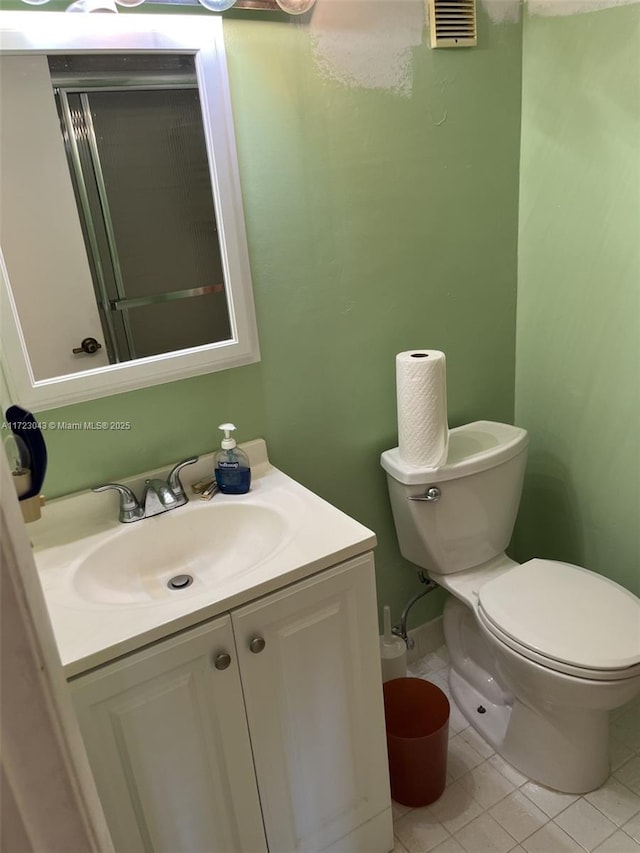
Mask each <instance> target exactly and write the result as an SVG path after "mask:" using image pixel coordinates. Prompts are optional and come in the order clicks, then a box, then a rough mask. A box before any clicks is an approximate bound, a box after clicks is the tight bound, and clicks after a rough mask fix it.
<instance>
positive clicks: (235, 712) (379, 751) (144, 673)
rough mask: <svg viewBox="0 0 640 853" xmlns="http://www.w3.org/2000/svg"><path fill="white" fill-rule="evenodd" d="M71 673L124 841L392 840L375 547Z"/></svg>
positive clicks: (116, 836) (384, 846)
mask: <svg viewBox="0 0 640 853" xmlns="http://www.w3.org/2000/svg"><path fill="white" fill-rule="evenodd" d="M227 656H228V657H227ZM70 686H71V690H72V695H73V700H74V704H75V707H76V711H77V714H78V718H79V721H80V727H81V729H82V732H83V736H84V739H85V743H86V746H87V751H88V754H89V759H90V762H91V765H92V768H93V771H94V775H95V778H96V783H97V786H98V791H99V793H100V797H101V800H102V803H103V806H104V810H105V814H106V817H107V821H108V823H109V826H110V829H111V832H112V836H113V840H114V845H115V848H116V851H117V853H138V851H147V853H149V851H153V852H154V853H262V852H263V851H269V853H294V851H306V853H313V851H331V853H387V851H389V850H391V849H392V847H393V837H392V824H391V813H390V799H389V785H388V770H387V757H386V744H385V734H384V715H383V707H382V692H381V681H380V670H379V660H378V626H377V618H376V600H375V585H374V572H373V557H372V555H371V554H365V555H363V556H361V557H357V558H355V559H352V560H350V561H349V562H347V563H344V564H342V565H340V566H336V567H334V568H332V569H328V570H326V571H323V572H321V573H319V574H317V575H315V576H312V577H311V578H308V579H306V580H303V581H300V582H298V583H296V584H294V585H292V586H289V587H285V588H284V589H282V590H280V591H278V592H274V593H272V594H270V595H267V596H265V597H263V598H260V599H258V600H256V601H254V602H251V603H249V604H247V605H245V606H243V607H240V608H238V609H236V610H233V611H231V613H230V614H223V615H221V616H219V617H217V618H215V619H213V620H212V621H209V622H207V623H205V624H202V625H200V626H198V627H195V628H192V629H189V630H187V631H184V632H183V633H182V634H180V635H177V636H174V637H171V638H169V639H166V640H163V641H160V642H158V643H156V644H155V645H152V646H149V647H147V648H146V649H144V650H141V651H138V652H135V653H133V654H131V655H129V656H128V657H126V658H124V659H121V660H118V661H116V662H114V663H111V664H108V665H106V666H104V667H101V668H100V669H97V670H95V671H93V672H91V673H88V674H85V675H81V676H79V677H78V678H76V679H74V680H73V681H72V682H71V683H70Z"/></svg>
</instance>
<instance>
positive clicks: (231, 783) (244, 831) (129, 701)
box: [70, 616, 266, 853]
mask: <svg viewBox="0 0 640 853" xmlns="http://www.w3.org/2000/svg"><path fill="white" fill-rule="evenodd" d="M220 654H228V655H230V657H231V662H230V664H229V666H228V667H227V668H226V669H222V670H219V669H217V668H216V667H215V665H214V664H215V659H216V657H217V656H218V655H220ZM222 662H223V663H224V662H225V661H222ZM219 663H220V661H219ZM70 687H71V691H72V695H73V700H74V704H75V708H76V712H77V715H78V719H79V721H80V727H81V729H82V733H83V736H84V740H85V744H86V747H87V752H88V754H89V760H90V762H91V766H92V769H93V772H94V776H95V779H96V784H97V786H98V791H99V794H100V799H101V801H102V805H103V807H104V811H105V814H106V817H107V821H108V823H109V828H110V830H111V834H112V837H113V841H114V846H115V848H116V851H117V853H139V851H147V853H150V851H153V853H230V851H234V853H236V851H237V853H264V851H266V845H265V840H264V829H263V826H262V820H261V816H260V804H259V800H258V794H257V790H256V783H255V774H254V770H253V763H252V759H251V748H250V743H249V737H248V733H247V725H246V718H245V714H244V705H243V699H242V688H241V685H240V678H239V675H238V663H237V659H236V654H235V647H234V643H233V632H232V630H231V620H230V617H229V616H224V617H221V618H219V619H216V620H215V621H213V622H211V623H208V624H206V625H203V626H201V627H199V628H195V629H193V630H191V631H187V632H185V633H184V634H182V635H180V636H177V637H174V638H172V639H170V640H165V641H164V642H161V643H158V644H156V645H154V646H152V647H150V648H148V649H146V650H145V651H142V652H138V653H136V654H133V655H131V656H129V657H127V658H125V659H123V660H121V661H118V662H116V663H114V664H111V665H110V666H106V667H104V668H102V669H100V670H98V671H96V672H94V673H91V674H89V675H84V676H81V677H80V678H78V679H77V680H75V681H73V682H72V683H71V685H70Z"/></svg>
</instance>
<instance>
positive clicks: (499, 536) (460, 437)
mask: <svg viewBox="0 0 640 853" xmlns="http://www.w3.org/2000/svg"><path fill="white" fill-rule="evenodd" d="M528 443H529V438H528V435H527V431H526V430H524V429H520V428H519V427H515V426H509V425H508V424H500V423H494V422H492V421H475V422H474V423H471V424H465V426H461V427H456V428H455V429H452V430H451V431H450V432H449V452H448V455H447V461H446V464H445V465H441V466H440V467H439V468H414V467H413V466H411V465H407V464H406V463H405V462H403V460H402V459H401V457H400V454H399V450H398V448H397V447H396V448H394V449H393V450H387V451H385V452H384V453H383V454H382V456H381V459H380V462H381V465H382V467H383V468H384V470H385V471H386V473H387V484H388V486H389V496H390V498H391V509H392V511H393V520H394V522H395V526H396V533H397V536H398V543H399V545H400V551H401V552H402V555H403V556H404V557H406V558H407V560H411V562H412V563H416V565H418V566H421V567H422V568H424V569H427V571H431V572H437V573H438V574H449V573H451V572H461V571H463V570H464V569H469V568H473V567H475V566H479V565H481V564H482V563H485V562H487V560H491V559H492V558H493V557H496V556H498V555H499V554H501V553H503V552H504V550H505V549H506V547H507V545H508V544H509V540H510V539H511V534H512V532H513V526H514V524H515V520H516V515H517V513H518V506H519V504H520V495H521V492H522V482H523V479H524V470H525V465H526V456H527V444H528ZM433 487H436V488H437V489H439V490H440V497H439V498H438V500H435V501H413V500H409V498H410V497H416V496H421V495H424V494H425V492H426V491H427V489H430V488H433Z"/></svg>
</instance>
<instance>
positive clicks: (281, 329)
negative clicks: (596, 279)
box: [41, 4, 521, 622]
mask: <svg viewBox="0 0 640 853" xmlns="http://www.w3.org/2000/svg"><path fill="white" fill-rule="evenodd" d="M334 5H335V4H334ZM348 7H349V4H346V6H345V8H348ZM334 23H335V22H334ZM225 32H226V40H227V44H228V61H229V71H230V78H231V87H232V96H233V102H234V113H235V121H236V132H237V138H238V147H239V159H240V167H241V180H242V185H243V194H244V200H245V213H246V221H247V230H248V239H249V246H250V255H251V264H252V272H253V280H254V291H255V300H256V308H257V315H258V327H259V332H260V345H261V350H262V361H261V362H260V363H259V364H257V365H252V366H249V367H244V368H236V369H233V370H230V371H228V372H225V373H217V374H212V375H209V376H204V377H200V378H196V379H192V380H186V381H181V382H176V383H172V384H169V385H165V386H161V387H156V388H151V389H148V390H142V391H136V392H130V393H128V394H123V395H120V396H114V397H109V398H106V399H103V400H99V401H95V402H91V403H86V404H82V405H77V406H72V407H67V408H65V409H58V410H55V411H54V412H45V413H41V416H42V417H43V418H44V419H47V420H50V419H53V420H56V421H58V420H65V421H85V420H111V419H122V420H129V421H131V424H132V429H131V430H130V431H129V432H126V433H99V434H96V433H92V432H73V433H64V432H60V433H55V434H54V433H48V435H47V441H48V445H49V451H50V456H51V468H50V473H49V475H48V478H47V482H46V484H45V486H46V488H45V491H46V492H47V493H48V494H49V495H51V496H53V495H59V494H63V493H66V492H70V491H74V490H77V489H80V488H83V487H86V486H89V485H91V484H95V483H97V482H100V481H106V480H112V479H117V478H118V477H121V476H124V475H125V474H127V473H131V472H133V471H139V470H144V469H145V468H148V467H150V466H154V465H158V464H164V463H171V462H173V461H175V460H177V459H180V458H181V457H184V456H186V455H188V454H191V453H198V452H206V451H209V450H211V449H213V448H214V446H215V443H216V441H217V435H216V433H217V430H216V425H217V424H218V423H220V422H222V421H223V420H225V421H226V420H232V421H234V422H235V423H236V424H237V425H238V427H239V438H240V439H241V440H244V439H250V438H253V437H256V436H263V437H264V438H265V439H266V440H267V442H268V444H269V448H270V452H271V458H272V461H273V462H274V464H276V465H278V466H279V467H281V468H282V469H283V470H284V471H286V472H287V473H289V474H291V475H292V476H293V477H295V478H297V479H298V480H300V481H301V482H302V483H304V484H305V485H307V486H308V487H310V488H311V489H313V490H314V491H316V492H317V493H318V494H320V495H322V496H323V497H325V498H326V499H328V500H329V501H332V502H333V503H334V504H336V505H337V506H339V507H340V508H341V509H343V510H345V511H346V512H348V513H349V514H350V515H352V516H353V517H355V518H357V519H358V520H360V521H361V522H363V523H364V524H366V525H368V526H369V527H371V528H372V529H373V530H375V531H376V533H377V534H378V538H379V548H378V551H377V571H378V590H379V600H380V603H381V604H382V603H383V602H384V603H387V602H388V603H390V604H391V605H392V608H393V614H394V617H397V615H398V614H399V610H400V608H401V607H402V605H403V604H404V603H405V602H406V600H407V599H408V598H409V596H410V595H412V594H413V593H414V592H415V591H416V590H417V589H418V584H417V581H416V579H415V567H413V566H412V565H410V564H409V563H407V562H405V561H404V560H403V559H402V558H401V556H400V554H399V551H398V548H397V544H396V538H395V532H394V530H393V524H392V519H391V513H390V509H389V503H388V498H387V491H386V484H385V478H384V475H383V472H382V470H381V469H380V467H379V464H378V459H379V454H380V452H381V451H382V450H385V449H387V448H389V447H392V446H394V445H395V444H396V442H397V431H396V415H395V354H396V353H397V352H399V351H401V350H405V349H409V348H415V347H430V348H437V349H443V350H444V351H445V352H446V353H447V357H448V389H449V414H450V423H451V425H452V426H455V425H458V424H460V423H463V422H465V421H469V420H473V419H476V418H490V419H497V420H505V421H512V420H513V411H514V408H513V407H514V347H515V308H516V241H517V204H518V178H517V175H518V157H519V129H520V82H521V81H520V72H521V28H520V25H519V24H501V25H494V24H491V23H490V22H489V21H488V19H486V18H485V17H484V15H483V14H482V12H481V13H480V47H478V48H477V49H475V50H451V51H447V50H444V51H442V50H441V51H433V50H431V49H430V48H429V47H428V46H427V45H426V44H422V45H420V46H415V47H413V48H411V50H412V53H413V57H412V62H413V86H412V92H411V94H410V96H408V97H403V96H401V95H399V94H395V93H394V92H392V91H387V90H385V89H372V88H370V89H368V88H364V87H362V86H358V85H344V84H342V83H340V82H336V81H335V80H331V79H329V78H327V76H326V75H324V76H323V75H322V74H321V73H320V71H319V69H318V66H317V64H316V62H315V60H314V56H313V46H312V41H311V39H310V35H309V31H308V29H307V27H305V26H304V25H300V24H294V23H293V22H292V21H289V20H287V19H278V18H277V16H276V17H275V18H274V19H273V20H260V21H251V20H240V19H238V18H234V19H229V20H228V21H227V22H226V23H225ZM388 37H389V33H388V31H387V30H384V29H382V28H381V29H380V31H379V32H378V33H377V34H375V38H376V39H378V40H379V42H380V45H384V44H385V40H387V39H388ZM370 38H371V36H370ZM374 47H375V45H374ZM352 50H354V51H357V50H358V46H357V43H355V42H354V44H353V47H352ZM440 606H441V601H440V600H439V599H438V597H437V596H429V600H428V602H426V603H425V606H424V607H422V608H421V609H419V608H416V612H415V619H416V622H418V621H422V620H424V619H426V618H429V617H430V616H432V615H435V614H437V613H438V612H439V607H440Z"/></svg>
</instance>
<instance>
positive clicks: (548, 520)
mask: <svg viewBox="0 0 640 853" xmlns="http://www.w3.org/2000/svg"><path fill="white" fill-rule="evenodd" d="M639 44H640V5H635V6H627V7H620V8H614V9H607V10H601V11H598V12H591V13H589V14H583V15H574V16H571V17H564V18H562V17H557V18H537V17H528V18H527V19H526V21H525V22H524V48H523V103H522V116H523V118H522V161H521V183H520V235H519V271H518V320H517V357H516V365H517V376H516V420H517V423H519V424H521V425H522V426H526V427H527V429H529V430H530V432H531V447H530V452H529V465H528V474H527V479H526V484H525V491H524V498H523V504H522V509H521V512H520V519H519V524H518V530H517V543H518V556H519V558H520V559H527V558H529V557H531V556H534V555H537V556H548V557H553V558H557V559H565V560H568V561H569V562H575V563H578V564H580V565H582V566H586V567H587V568H590V569H594V570H595V571H597V572H600V573H602V574H604V575H606V576H608V577H610V578H612V579H614V580H616V581H618V582H619V583H621V584H623V585H625V586H627V587H628V588H629V589H631V590H633V591H634V592H636V593H640V572H639V567H640V534H639V528H638V523H639V519H640V453H639V436H640V239H639V236H640V235H639V227H640V158H639V156H638V142H639V140H640V75H639V74H638V69H639V66H638V46H639Z"/></svg>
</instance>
